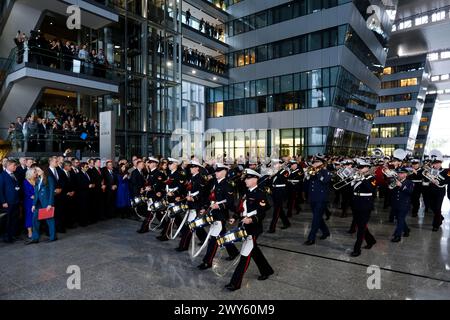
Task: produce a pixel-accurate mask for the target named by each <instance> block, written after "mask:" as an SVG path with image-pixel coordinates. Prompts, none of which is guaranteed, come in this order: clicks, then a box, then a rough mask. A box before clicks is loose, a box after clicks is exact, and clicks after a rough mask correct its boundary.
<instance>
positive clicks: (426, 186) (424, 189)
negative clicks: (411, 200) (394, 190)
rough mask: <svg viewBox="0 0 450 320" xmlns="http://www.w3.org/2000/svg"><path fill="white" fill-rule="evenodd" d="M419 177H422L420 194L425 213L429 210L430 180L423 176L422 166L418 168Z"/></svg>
mask: <svg viewBox="0 0 450 320" xmlns="http://www.w3.org/2000/svg"><path fill="white" fill-rule="evenodd" d="M418 173H419V175H420V177H421V178H422V185H421V188H420V193H421V194H422V199H423V204H424V206H425V213H428V211H429V210H430V183H431V182H430V180H428V179H427V178H425V177H424V176H423V167H422V168H420V169H419V170H418Z"/></svg>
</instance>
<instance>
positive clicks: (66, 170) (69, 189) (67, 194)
mask: <svg viewBox="0 0 450 320" xmlns="http://www.w3.org/2000/svg"><path fill="white" fill-rule="evenodd" d="M60 179H61V186H62V192H61V193H62V199H63V200H62V207H63V211H64V215H65V218H66V219H65V227H67V228H69V229H72V228H74V224H75V220H76V219H75V218H76V217H75V210H74V208H75V206H76V203H75V189H76V180H75V176H74V175H73V173H72V163H71V162H70V161H64V163H63V174H62V175H61V176H60Z"/></svg>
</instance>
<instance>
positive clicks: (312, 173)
mask: <svg viewBox="0 0 450 320" xmlns="http://www.w3.org/2000/svg"><path fill="white" fill-rule="evenodd" d="M325 167H326V164H322V165H320V166H318V167H313V166H309V167H308V168H306V169H305V179H309V178H311V177H313V176H315V175H316V174H317V173H318V172H319V171H320V170H322V169H323V168H325Z"/></svg>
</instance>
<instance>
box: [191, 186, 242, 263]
mask: <svg viewBox="0 0 450 320" xmlns="http://www.w3.org/2000/svg"><path fill="white" fill-rule="evenodd" d="M209 198H210V200H211V201H212V202H215V203H217V204H218V205H219V209H216V210H211V215H212V216H213V218H214V221H220V222H221V223H222V232H221V233H220V235H223V234H224V233H225V232H226V228H225V225H226V223H227V221H228V220H229V218H230V216H229V210H231V211H234V210H235V206H234V200H233V191H232V189H231V186H230V184H229V182H228V180H227V179H226V178H224V179H222V180H220V181H217V180H216V181H215V183H214V187H213V190H212V192H211V195H210V197H209ZM217 249H218V244H217V237H213V236H211V237H210V239H209V241H208V248H207V251H206V254H205V256H204V258H203V263H202V264H201V265H199V266H198V268H199V269H201V270H204V269H208V268H211V266H212V262H213V259H214V257H215V256H216V253H217ZM227 251H228V254H229V256H230V257H231V258H234V257H236V256H237V255H238V254H239V252H238V250H237V249H236V247H235V246H228V247H227Z"/></svg>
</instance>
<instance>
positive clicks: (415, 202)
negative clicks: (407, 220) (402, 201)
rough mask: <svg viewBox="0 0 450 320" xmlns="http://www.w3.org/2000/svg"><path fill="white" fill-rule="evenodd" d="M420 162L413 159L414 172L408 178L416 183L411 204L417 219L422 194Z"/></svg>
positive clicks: (413, 215) (412, 214) (413, 214)
mask: <svg viewBox="0 0 450 320" xmlns="http://www.w3.org/2000/svg"><path fill="white" fill-rule="evenodd" d="M419 166H420V160H419V159H412V160H411V169H412V172H411V174H410V175H409V176H408V179H409V180H411V181H412V182H413V183H414V191H413V193H412V196H411V204H412V213H411V216H412V217H417V214H418V212H419V208H420V194H421V192H422V178H423V176H422V174H421V173H420V171H419Z"/></svg>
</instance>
